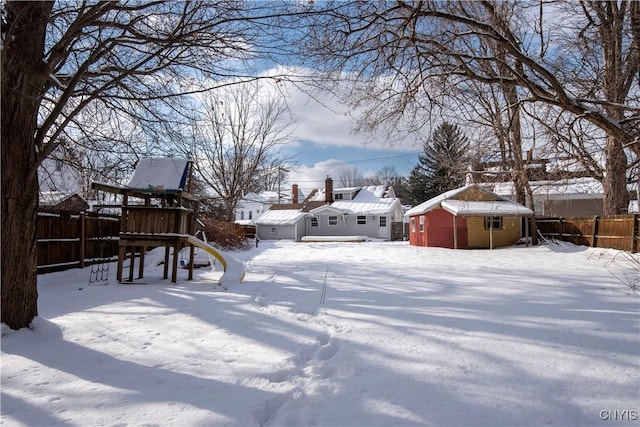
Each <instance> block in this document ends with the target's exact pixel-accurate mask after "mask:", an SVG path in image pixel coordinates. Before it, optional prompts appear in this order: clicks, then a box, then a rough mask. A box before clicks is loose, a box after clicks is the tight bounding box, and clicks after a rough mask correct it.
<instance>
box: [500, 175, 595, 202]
mask: <svg viewBox="0 0 640 427" xmlns="http://www.w3.org/2000/svg"><path fill="white" fill-rule="evenodd" d="M529 186H530V187H531V191H532V192H533V195H534V196H544V197H546V198H550V199H551V198H553V199H577V198H580V199H601V198H602V197H603V196H604V188H603V186H602V183H601V182H600V181H598V180H596V179H595V178H590V177H582V178H570V179H564V180H561V181H530V182H529ZM493 191H494V192H495V193H496V194H499V195H501V196H504V197H513V195H514V194H515V188H514V185H513V182H499V183H496V184H495V186H494V188H493Z"/></svg>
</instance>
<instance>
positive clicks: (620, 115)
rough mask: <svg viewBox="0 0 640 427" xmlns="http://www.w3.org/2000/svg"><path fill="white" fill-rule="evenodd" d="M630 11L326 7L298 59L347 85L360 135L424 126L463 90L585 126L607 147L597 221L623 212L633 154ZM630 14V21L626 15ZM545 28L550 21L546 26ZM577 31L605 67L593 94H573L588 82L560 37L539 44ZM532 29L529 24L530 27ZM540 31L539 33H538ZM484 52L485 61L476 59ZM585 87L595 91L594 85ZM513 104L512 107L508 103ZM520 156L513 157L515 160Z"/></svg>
mask: <svg viewBox="0 0 640 427" xmlns="http://www.w3.org/2000/svg"><path fill="white" fill-rule="evenodd" d="M633 3H634V2H633V1H618V2H587V1H585V2H581V3H580V6H581V8H582V12H579V11H576V10H566V9H565V10H562V9H560V8H557V9H555V10H554V13H555V15H554V19H553V20H552V19H550V15H546V9H545V8H544V7H541V8H538V7H534V6H538V5H541V3H538V2H521V3H517V4H514V5H513V7H514V10H513V13H509V14H505V13H504V12H505V9H504V8H503V6H504V2H497V1H493V0H486V1H479V2H440V1H423V2H405V1H397V2H393V3H388V2H382V3H374V4H370V3H367V4H362V3H335V4H334V8H333V10H332V13H331V14H328V15H327V16H326V19H318V18H317V17H315V20H314V21H313V22H311V23H310V24H309V25H310V32H309V34H310V41H309V42H308V43H307V44H306V45H305V50H306V52H310V53H314V54H318V55H320V58H321V60H320V61H317V62H316V64H317V66H318V67H321V68H322V69H323V70H324V71H328V72H330V73H332V74H331V75H333V76H340V77H350V78H352V79H353V81H352V82H350V86H349V87H351V88H353V90H351V91H346V90H345V88H344V86H343V87H342V88H341V90H342V91H343V92H342V93H343V95H344V98H345V99H346V100H348V101H349V102H351V103H352V104H353V105H354V106H357V107H360V108H362V109H363V112H364V114H363V115H362V117H363V118H364V119H363V125H362V126H361V128H363V129H365V130H366V129H375V128H377V127H387V128H393V127H394V126H398V125H399V124H402V123H403V122H404V124H403V126H405V127H406V128H408V129H410V130H417V129H421V128H422V127H425V126H428V125H429V122H430V117H431V116H430V112H432V111H434V109H435V111H442V109H444V108H446V107H447V106H446V104H445V103H444V102H443V99H445V98H444V97H445V96H447V95H449V94H450V93H451V91H450V90H449V89H450V88H455V87H458V86H460V85H465V84H466V82H468V81H476V82H481V83H483V84H486V85H492V86H493V85H499V86H500V87H502V88H504V89H508V90H507V91H506V92H504V94H505V100H506V101H507V102H508V104H507V105H508V106H509V108H511V109H515V108H519V107H518V105H521V104H523V103H536V104H538V103H540V104H545V105H548V106H551V107H555V108H558V109H559V110H561V111H563V112H566V113H567V114H570V115H572V116H573V117H574V118H575V120H579V121H587V122H589V123H591V124H592V125H594V126H595V127H596V128H597V129H599V130H600V131H601V132H602V133H603V134H604V135H606V137H607V140H608V143H607V146H606V147H605V152H604V154H605V155H606V159H607V174H606V180H607V182H606V185H605V190H606V195H605V197H606V198H607V203H606V205H605V206H606V209H605V211H606V213H617V212H618V211H621V210H623V209H625V208H626V204H625V201H624V198H623V197H621V195H622V194H623V193H624V191H625V185H626V184H625V183H626V176H625V172H626V171H625V162H624V156H623V154H624V151H625V149H629V150H631V151H633V152H635V153H636V154H638V153H640V139H639V138H640V133H639V131H638V129H639V128H640V126H638V123H639V121H640V105H639V103H638V99H637V97H632V98H630V97H628V96H626V94H628V93H629V92H628V91H627V92H626V93H625V92H624V91H623V90H621V89H628V88H630V87H631V84H632V82H633V81H634V80H635V81H637V79H638V74H637V70H638V63H639V61H640V58H639V53H638V51H639V50H638V44H637V37H636V39H635V40H634V39H632V34H635V33H632V31H631V29H632V28H633V29H637V27H638V24H637V20H638V13H637V6H636V5H634V4H633ZM634 10H635V12H633V11H634ZM546 18H549V19H546ZM566 21H573V22H583V23H584V25H583V29H584V30H585V34H587V32H588V33H589V35H590V36H591V37H585V38H584V39H583V43H586V44H589V43H591V45H590V46H591V52H597V53H599V54H600V55H602V57H603V58H604V60H603V61H602V62H601V63H600V64H601V68H600V70H601V71H602V73H601V74H600V75H603V76H605V79H604V80H605V81H604V82H603V84H602V86H601V87H598V88H597V89H598V90H594V91H591V92H582V91H579V90H576V89H577V83H578V82H579V81H580V80H581V79H583V78H585V77H587V76H585V74H584V73H583V70H584V68H585V63H584V61H578V62H576V61H566V60H564V58H563V57H562V55H561V53H562V52H563V51H562V48H563V46H561V45H559V44H558V43H557V41H558V40H564V39H565V38H564V37H563V35H562V34H554V37H552V38H547V37H546V35H547V34H548V32H549V27H547V25H557V26H559V25H562V24H564V23H565V22H566ZM532 23H533V24H532ZM542 26H545V27H542ZM480 44H483V45H485V46H491V48H492V53H491V54H490V55H484V54H482V52H481V51H478V49H476V47H477V46H479V45H480ZM592 77H593V78H594V79H592V80H591V81H593V82H597V81H598V80H597V76H592ZM516 98H517V99H516ZM518 117H519V115H518V114H516V111H515V110H513V111H512V113H511V114H510V118H511V119H512V121H511V122H510V123H509V124H508V126H509V127H508V128H509V129H510V133H511V136H510V138H511V139H512V142H513V141H517V135H516V134H515V133H516V132H518V131H519V127H518V124H517V123H516V122H515V121H514V120H516V119H517V118H518ZM519 157H521V153H516V158H519Z"/></svg>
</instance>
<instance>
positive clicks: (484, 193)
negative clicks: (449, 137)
mask: <svg viewBox="0 0 640 427" xmlns="http://www.w3.org/2000/svg"><path fill="white" fill-rule="evenodd" d="M405 215H406V216H408V217H409V242H410V243H411V245H414V246H435V247H443V248H451V249H466V248H496V247H501V246H509V245H512V244H514V243H515V242H516V241H517V240H518V239H520V238H521V237H522V236H523V232H522V231H523V230H522V228H523V221H522V217H529V216H531V215H533V211H531V210H530V209H528V208H526V207H524V206H522V205H520V204H518V203H515V202H513V201H511V200H508V199H505V198H503V197H500V196H498V195H497V194H495V193H493V192H491V191H489V190H486V189H484V188H482V187H480V186H478V185H477V184H471V185H467V186H465V187H460V188H457V189H455V190H451V191H447V192H446V193H443V194H441V195H439V196H437V197H434V198H433V199H430V200H427V201H426V202H424V203H422V204H420V205H418V206H416V207H414V208H412V209H410V210H408V211H407V213H406V214H405ZM524 224H525V228H527V227H526V224H527V222H526V221H525V222H524ZM525 231H526V232H525V234H526V235H527V237H528V229H526V230H525Z"/></svg>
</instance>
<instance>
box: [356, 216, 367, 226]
mask: <svg viewBox="0 0 640 427" xmlns="http://www.w3.org/2000/svg"><path fill="white" fill-rule="evenodd" d="M357 223H358V225H367V217H366V216H365V215H358V217H357Z"/></svg>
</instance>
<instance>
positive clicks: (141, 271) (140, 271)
mask: <svg viewBox="0 0 640 427" xmlns="http://www.w3.org/2000/svg"><path fill="white" fill-rule="evenodd" d="M146 251H147V248H146V246H142V247H141V249H140V265H138V279H142V278H143V277H144V254H145V252H146Z"/></svg>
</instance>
